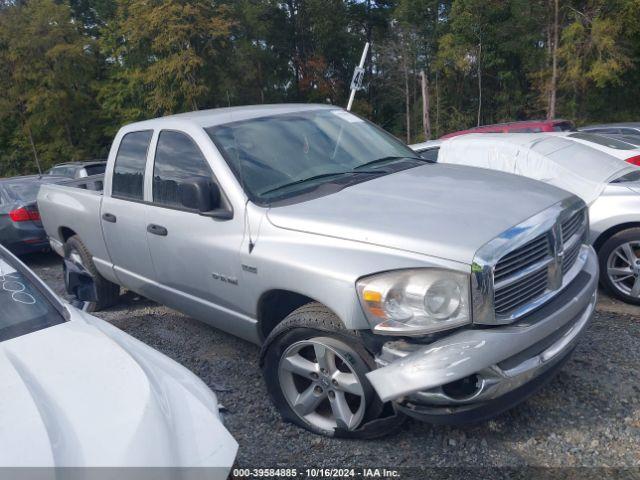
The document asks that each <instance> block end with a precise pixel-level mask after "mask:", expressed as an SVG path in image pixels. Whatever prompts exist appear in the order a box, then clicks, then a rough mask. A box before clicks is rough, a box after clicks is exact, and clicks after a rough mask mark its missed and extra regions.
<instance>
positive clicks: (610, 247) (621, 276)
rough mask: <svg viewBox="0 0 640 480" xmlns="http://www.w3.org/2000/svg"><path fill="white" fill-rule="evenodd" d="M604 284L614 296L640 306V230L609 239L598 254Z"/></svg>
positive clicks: (616, 235) (627, 231) (622, 233)
mask: <svg viewBox="0 0 640 480" xmlns="http://www.w3.org/2000/svg"><path fill="white" fill-rule="evenodd" d="M598 260H599V263H600V283H601V284H602V286H603V287H604V288H605V289H606V290H607V291H608V292H609V293H610V294H612V295H613V296H614V297H617V298H618V299H620V300H622V301H624V302H627V303H632V304H635V305H640V228H629V229H627V230H623V231H621V232H618V233H616V234H615V235H613V236H612V237H611V238H609V239H608V240H607V241H606V242H605V243H604V244H603V245H602V247H600V250H599V251H598Z"/></svg>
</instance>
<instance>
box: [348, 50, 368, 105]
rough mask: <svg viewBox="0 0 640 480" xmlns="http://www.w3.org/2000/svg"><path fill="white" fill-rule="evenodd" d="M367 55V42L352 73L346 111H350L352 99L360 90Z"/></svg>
mask: <svg viewBox="0 0 640 480" xmlns="http://www.w3.org/2000/svg"><path fill="white" fill-rule="evenodd" d="M367 53H369V42H367V43H365V44H364V50H363V51H362V56H361V57H360V63H359V64H358V66H357V67H356V69H355V70H354V72H353V78H352V79H351V94H350V95H349V103H348V104H347V111H351V107H352V105H353V99H354V98H356V92H357V91H358V90H362V79H363V78H364V62H365V60H366V59H367Z"/></svg>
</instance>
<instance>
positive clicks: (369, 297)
mask: <svg viewBox="0 0 640 480" xmlns="http://www.w3.org/2000/svg"><path fill="white" fill-rule="evenodd" d="M362 296H363V297H364V301H365V302H381V301H382V294H381V293H380V292H375V291H373V290H365V291H364V292H362Z"/></svg>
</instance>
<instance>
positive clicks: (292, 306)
mask: <svg viewBox="0 0 640 480" xmlns="http://www.w3.org/2000/svg"><path fill="white" fill-rule="evenodd" d="M312 302H317V303H320V304H321V305H323V306H325V307H326V308H328V309H329V310H332V309H331V308H330V307H329V306H327V305H325V304H324V303H323V302H319V301H318V300H316V299H315V298H312V297H309V296H307V295H304V294H301V293H298V292H294V291H292V290H285V289H273V290H269V291H267V292H264V293H263V294H262V295H261V296H260V299H259V300H258V307H257V318H258V332H259V335H260V339H261V340H262V341H264V340H265V339H266V338H267V337H268V336H269V333H271V331H272V330H273V329H274V328H275V327H276V326H277V325H278V324H279V323H280V322H282V321H283V320H284V319H285V318H286V317H287V315H289V314H290V313H291V312H293V311H295V310H297V309H298V308H300V307H301V306H303V305H306V304H308V303H312ZM332 311H333V310H332ZM334 313H335V312H334Z"/></svg>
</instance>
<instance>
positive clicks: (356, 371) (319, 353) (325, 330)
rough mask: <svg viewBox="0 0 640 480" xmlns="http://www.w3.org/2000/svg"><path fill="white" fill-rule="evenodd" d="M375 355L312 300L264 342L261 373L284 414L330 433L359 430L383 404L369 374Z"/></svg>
mask: <svg viewBox="0 0 640 480" xmlns="http://www.w3.org/2000/svg"><path fill="white" fill-rule="evenodd" d="M373 366H374V364H373V359H372V358H371V355H370V354H369V353H368V352H367V351H366V349H365V348H364V347H363V345H362V343H361V341H360V340H359V338H358V337H357V335H355V334H354V333H352V332H349V331H348V330H345V329H344V327H342V325H341V323H340V321H339V320H338V318H337V317H336V316H335V315H334V314H333V312H331V311H330V310H329V309H327V308H326V307H324V306H322V305H320V304H317V303H311V304H308V305H305V306H303V307H300V308H299V309H297V310H296V311H294V312H293V313H291V314H290V315H289V316H288V317H287V318H286V319H285V320H284V321H283V322H282V323H281V324H279V325H278V326H277V327H276V328H275V329H274V330H273V331H272V332H271V334H270V335H269V338H267V340H266V342H265V345H264V347H263V375H264V378H265V381H266V384H267V389H268V391H269V393H270V395H271V398H272V400H273V402H274V404H275V405H276V407H277V408H278V410H279V411H280V413H281V415H282V417H283V418H284V419H285V420H288V421H290V422H292V423H295V424H297V425H299V426H301V427H303V428H305V429H307V430H310V431H312V432H314V433H318V434H321V435H326V436H334V435H336V433H337V432H338V431H342V432H349V433H350V436H356V437H357V436H358V434H357V432H355V431H356V430H357V429H358V428H359V427H361V426H362V425H364V424H365V423H366V422H369V421H371V420H374V419H376V418H378V417H379V416H380V415H381V413H382V411H383V404H382V402H381V401H380V399H379V397H378V396H377V394H376V393H375V391H374V390H373V388H372V387H371V384H370V383H369V381H368V380H367V378H366V376H365V374H366V373H367V372H369V371H370V370H371V368H373Z"/></svg>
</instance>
